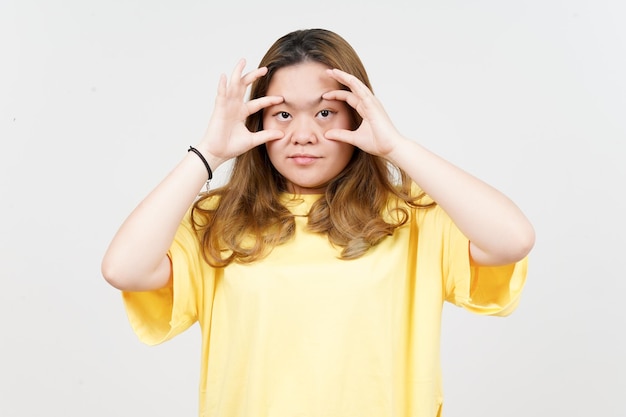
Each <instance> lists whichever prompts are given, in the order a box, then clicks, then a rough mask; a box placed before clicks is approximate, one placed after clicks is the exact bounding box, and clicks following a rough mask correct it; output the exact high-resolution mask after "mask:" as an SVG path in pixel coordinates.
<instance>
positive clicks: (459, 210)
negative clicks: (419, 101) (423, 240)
mask: <svg viewBox="0 0 626 417" xmlns="http://www.w3.org/2000/svg"><path fill="white" fill-rule="evenodd" d="M328 74H329V76H330V77H332V78H334V79H336V80H337V81H339V82H340V83H342V84H344V85H347V86H348V87H349V88H350V90H351V91H344V90H336V91H331V92H329V93H327V94H325V95H324V98H326V99H329V100H342V101H345V102H347V103H348V104H349V105H350V106H352V107H353V108H354V109H356V111H357V112H358V113H359V114H360V115H361V117H362V118H363V122H362V123H361V126H359V127H358V129H357V130H355V131H348V130H330V131H328V132H326V137H327V138H328V139H332V140H340V141H343V142H347V143H351V144H353V145H355V146H358V147H359V148H361V149H362V150H364V151H366V152H369V153H371V154H374V155H379V156H381V157H384V158H386V159H388V160H389V161H391V162H393V163H395V164H396V165H397V166H398V167H400V168H401V169H403V170H404V171H405V172H406V173H407V174H408V175H409V176H410V177H411V178H412V179H413V181H415V182H416V183H417V184H418V185H419V186H420V187H421V188H422V189H423V190H424V192H426V193H427V194H428V195H429V196H430V197H432V198H433V199H434V200H435V201H436V202H437V204H439V205H440V206H441V207H442V208H443V209H444V210H445V211H446V213H448V215H449V216H450V217H451V218H452V220H453V221H454V223H455V224H456V225H457V227H458V228H459V229H460V230H461V232H463V234H464V235H465V236H467V237H468V239H469V240H470V248H469V250H470V255H471V258H472V260H473V262H474V263H476V264H479V265H501V264H508V263H512V262H515V261H518V260H520V259H522V258H523V257H525V256H526V255H527V254H528V253H529V252H530V250H531V249H532V247H533V245H534V242H535V232H534V229H533V227H532V225H531V223H530V222H529V221H528V219H527V218H526V216H525V215H524V214H523V213H522V211H521V210H520V209H519V208H518V207H517V205H515V203H513V202H512V201H511V200H510V199H509V198H508V197H506V196H505V195H504V194H502V193H501V192H500V191H498V190H496V189H495V188H493V187H491V186H490V185H488V184H486V183H485V182H483V181H481V180H479V179H478V178H476V177H474V176H472V175H470V174H469V173H467V172H465V171H463V170H462V169H460V168H458V167H457V166H455V165H453V164H451V163H450V162H448V161H446V160H444V159H443V158H441V157H439V156H437V155H435V154H434V153H432V152H430V151H429V150H427V149H426V148H424V147H423V146H421V145H419V144H418V143H416V142H414V141H412V140H410V139H408V138H406V137H404V136H403V135H401V134H400V133H399V132H398V131H397V130H396V128H395V127H394V125H393V123H392V122H391V120H390V119H389V117H388V115H387V114H386V112H385V110H384V108H383V106H382V104H381V103H380V102H379V101H378V99H377V98H376V97H375V96H374V95H373V94H372V92H371V91H370V90H369V88H367V86H365V85H364V84H363V83H362V82H361V81H360V80H358V79H357V78H356V77H354V76H352V75H350V74H347V73H345V72H343V71H339V70H336V69H335V70H329V71H328Z"/></svg>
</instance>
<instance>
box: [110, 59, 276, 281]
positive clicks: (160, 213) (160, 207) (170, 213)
mask: <svg viewBox="0 0 626 417" xmlns="http://www.w3.org/2000/svg"><path fill="white" fill-rule="evenodd" d="M244 67H245V61H244V60H241V61H240V62H239V63H238V64H237V66H236V67H235V69H234V71H233V73H232V75H231V78H230V80H229V81H228V82H227V80H226V77H225V76H222V77H221V78H220V82H219V85H218V94H217V98H216V100H215V108H214V111H213V114H212V115H211V120H210V122H209V126H208V128H207V131H206V133H205V135H204V137H203V138H202V140H201V141H200V142H199V143H198V145H197V146H196V148H197V149H198V150H199V151H200V152H201V153H202V154H203V155H204V157H205V158H206V160H207V162H208V163H209V166H210V167H211V168H212V169H213V170H215V169H217V167H219V166H220V165H221V164H222V163H224V162H225V161H227V160H229V159H231V158H233V157H236V156H237V155H239V154H241V153H243V152H245V151H247V150H249V149H251V148H253V147H254V146H257V145H260V144H262V143H265V142H267V141H268V140H273V139H279V138H280V137H282V135H283V134H282V132H279V131H270V130H266V131H261V132H255V133H252V132H250V131H249V130H248V129H247V128H246V126H245V120H246V118H247V117H248V116H249V115H250V114H253V113H256V112H257V111H259V110H261V109H262V108H264V107H267V106H270V105H274V104H279V103H280V102H282V100H283V98H282V97H269V96H268V97H263V98H259V99H256V100H252V101H249V102H247V103H244V102H243V98H244V95H245V93H246V89H247V87H248V86H249V85H250V84H251V83H252V82H253V81H254V80H256V79H258V78H259V77H262V76H264V75H265V74H266V73H267V68H259V69H256V70H253V71H251V72H249V73H247V74H245V75H242V71H243V68H244ZM207 175H208V174H207V171H206V169H205V167H204V164H203V162H202V161H201V160H200V158H199V157H198V155H195V154H194V153H193V152H188V153H187V155H186V156H185V157H184V158H183V159H182V161H181V162H180V163H179V164H178V165H177V166H176V167H175V168H174V169H173V170H172V171H171V172H170V173H169V174H168V175H167V177H165V179H164V180H163V181H161V183H159V184H158V186H157V187H156V188H155V189H154V190H153V191H152V192H150V194H148V196H147V197H146V198H145V199H144V200H143V201H142V202H141V203H140V204H139V205H138V206H137V207H136V208H135V209H134V210H133V211H132V212H131V214H130V215H129V216H128V218H127V219H126V220H125V221H124V222H123V224H122V226H121V227H120V228H119V230H118V231H117V233H116V234H115V236H114V237H113V240H112V241H111V243H110V245H109V247H108V249H107V251H106V253H105V255H104V258H103V260H102V275H103V276H104V278H105V279H106V280H107V281H108V282H109V283H110V284H111V285H113V286H114V287H116V288H118V289H121V290H127V291H146V290H151V289H157V288H161V287H163V286H165V285H166V284H167V283H168V281H169V280H170V276H171V265H170V261H169V259H168V257H167V251H168V250H169V248H170V246H171V244H172V242H173V240H174V235H175V233H176V230H177V229H178V226H179V225H180V222H181V221H182V219H183V217H184V215H185V213H186V212H187V210H188V209H189V207H190V206H191V205H192V204H193V202H194V200H195V199H196V197H197V196H198V191H199V190H200V189H201V188H202V185H203V184H204V183H205V181H206V180H207Z"/></svg>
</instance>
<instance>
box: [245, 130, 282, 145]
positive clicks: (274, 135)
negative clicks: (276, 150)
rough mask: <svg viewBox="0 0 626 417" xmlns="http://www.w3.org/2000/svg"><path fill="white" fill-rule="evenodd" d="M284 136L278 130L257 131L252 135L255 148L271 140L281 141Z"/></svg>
mask: <svg viewBox="0 0 626 417" xmlns="http://www.w3.org/2000/svg"><path fill="white" fill-rule="evenodd" d="M283 136H285V134H284V133H283V132H281V131H280V130H275V129H270V130H259V131H258V132H255V133H253V134H252V137H253V142H254V145H255V146H258V145H262V144H264V143H267V142H270V141H272V140H278V139H282V138H283Z"/></svg>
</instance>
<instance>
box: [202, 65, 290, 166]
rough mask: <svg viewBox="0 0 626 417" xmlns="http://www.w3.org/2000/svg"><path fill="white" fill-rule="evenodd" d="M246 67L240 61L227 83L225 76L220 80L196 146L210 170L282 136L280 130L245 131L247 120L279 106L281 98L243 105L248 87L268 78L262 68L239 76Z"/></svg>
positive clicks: (265, 69)
mask: <svg viewBox="0 0 626 417" xmlns="http://www.w3.org/2000/svg"><path fill="white" fill-rule="evenodd" d="M245 65H246V61H245V60H244V59H241V60H240V61H239V62H238V63H237V65H236V67H235V69H234V70H233V72H232V74H231V76H230V80H227V79H226V75H224V74H222V76H221V77H220V81H219V85H218V89H217V97H216V99H215V107H214V109H213V114H212V115H211V119H210V121H209V126H208V127H207V130H206V133H205V134H204V137H203V138H202V140H201V141H200V142H199V143H198V145H197V146H196V147H197V148H198V150H200V152H202V154H203V155H204V156H205V157H206V158H207V160H208V162H209V165H210V166H211V167H212V168H213V169H215V168H217V166H218V165H220V164H222V163H223V162H226V161H227V160H229V159H232V158H234V157H236V156H238V155H240V154H242V153H244V152H246V151H248V150H250V149H252V148H254V147H255V146H258V145H261V144H263V143H265V142H268V141H270V140H275V139H280V138H282V137H283V132H281V131H279V130H261V131H259V132H250V130H248V128H247V127H246V125H245V122H246V118H247V117H248V116H250V115H251V114H254V113H256V112H258V111H259V110H261V109H263V108H265V107H268V106H271V105H275V104H280V103H282V102H283V97H280V96H266V97H261V98H257V99H254V100H250V101H248V102H244V96H245V94H246V91H247V89H248V87H249V86H250V84H252V83H253V82H254V81H255V80H257V79H259V78H260V77H263V76H264V75H265V74H267V67H262V68H258V69H255V70H253V71H250V72H248V73H246V74H243V75H242V72H243V69H244V67H245Z"/></svg>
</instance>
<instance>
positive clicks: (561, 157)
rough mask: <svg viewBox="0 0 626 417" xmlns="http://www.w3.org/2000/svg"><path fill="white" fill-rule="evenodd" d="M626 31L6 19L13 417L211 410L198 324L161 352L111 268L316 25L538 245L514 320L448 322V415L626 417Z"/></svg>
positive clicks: (201, 8) (550, 3)
mask: <svg viewBox="0 0 626 417" xmlns="http://www.w3.org/2000/svg"><path fill="white" fill-rule="evenodd" d="M625 17H626V6H624V3H623V2H620V1H619V0H615V1H613V2H610V1H605V0H595V1H593V2H592V1H581V0H573V1H564V0H563V1H557V0H531V1H497V0H482V1H463V0H448V1H446V0H442V1H417V2H409V1H407V2H405V3H403V2H400V1H389V0H388V1H376V2H373V1H370V2H368V1H359V2H354V4H353V3H349V2H345V3H343V2H339V1H332V2H325V1H311V2H302V3H296V2H288V1H274V0H269V1H247V2H246V1H239V2H238V1H229V2H228V4H217V3H216V2H214V1H211V0H203V1H196V0H193V1H192V0H187V1H177V2H174V1H163V0H125V1H121V0H117V1H116V0H111V1H95V0H92V1H85V0H75V1H72V0H59V1H54V2H53V1H44V0H0V60H1V61H0V141H1V146H0V199H1V200H0V209H1V217H0V260H1V262H0V317H1V320H2V328H1V330H0V416H3V417H26V416H29V417H30V416H40V415H52V416H71V417H74V416H90V417H100V416H102V417H104V416H106V417H110V416H120V417H122V416H151V417H160V416H195V415H197V410H198V406H197V401H198V398H197V384H198V376H199V369H198V368H199V355H200V349H199V348H200V346H199V337H198V332H199V330H198V328H197V327H192V328H191V329H190V330H189V331H188V332H186V333H185V334H183V335H181V336H179V337H178V338H176V339H174V340H172V341H170V342H168V343H166V344H163V345H161V346H157V347H148V346H145V345H143V344H141V343H140V342H139V341H138V340H137V339H136V337H135V336H134V334H133V333H132V332H131V329H130V326H129V324H128V322H127V319H126V316H125V312H124V311H123V307H122V303H121V298H120V295H119V293H118V292H117V291H116V290H115V289H113V288H112V287H110V286H108V285H107V284H106V283H105V282H104V280H103V279H102V277H101V275H100V261H101V258H102V255H103V253H104V251H105V249H106V246H107V245H108V243H109V241H110V239H111V237H112V235H113V233H114V232H115V231H116V229H117V227H118V226H119V224H120V223H121V222H122V220H123V219H124V218H125V216H126V215H127V214H128V213H129V212H130V210H131V209H132V208H133V207H134V206H135V205H136V204H137V203H138V202H139V201H140V200H141V198H142V197H143V196H144V195H145V194H146V193H147V192H148V191H149V190H150V189H151V188H152V187H153V186H154V185H156V183H157V182H158V181H159V180H160V178H162V177H163V176H164V175H165V174H166V173H167V172H168V171H169V170H170V169H171V168H172V167H173V166H174V165H175V164H176V163H177V162H178V161H179V160H180V159H181V158H182V157H183V156H184V155H185V153H186V150H187V147H188V146H189V145H190V144H195V143H196V142H197V140H198V138H199V137H200V135H201V134H202V133H203V132H204V128H205V126H206V123H207V121H208V118H209V115H210V113H211V107H212V103H213V98H214V93H215V87H216V85H217V80H218V78H219V74H220V73H222V72H226V73H230V71H231V69H232V67H233V66H234V65H235V63H236V61H237V60H238V59H239V58H241V57H244V58H247V59H248V63H249V64H248V69H252V68H253V67H255V66H256V65H257V64H258V62H259V60H260V58H261V56H262V55H263V53H264V52H265V50H266V49H267V48H268V47H269V46H270V45H271V43H273V42H274V40H275V39H277V38H278V37H279V36H281V35H283V34H285V33H287V32H289V31H291V30H294V29H300V28H310V27H324V28H328V29H331V30H335V31H336V32H338V33H339V34H341V35H342V36H344V37H345V38H346V39H347V40H348V41H349V42H350V43H351V44H352V45H353V46H354V47H355V49H356V50H357V52H358V53H359V54H360V56H361V58H362V60H363V61H364V63H365V66H366V68H367V69H368V71H369V74H370V78H371V81H372V83H373V85H374V89H375V92H376V94H377V95H378V96H379V97H380V99H381V100H382V101H383V103H384V104H385V105H386V108H387V110H388V112H389V113H390V115H391V116H392V118H393V120H394V121H395V123H396V125H397V127H398V128H399V129H400V130H401V131H402V132H404V133H405V134H406V135H408V136H410V137H412V138H415V140H418V141H420V142H421V143H423V144H424V145H425V146H427V147H429V148H430V149H431V150H433V151H435V152H437V153H439V154H440V155H442V156H444V157H445V158H447V159H449V160H451V161H452V162H454V163H456V164H457V165H459V166H461V167H463V168H465V169H466V170H468V171H470V172H472V173H474V174H476V175H477V176H479V177H481V178H482V179H484V180H486V181H487V182H489V183H491V184H493V185H495V186H496V187H498V188H499V189H501V190H502V191H504V192H505V193H506V194H508V195H509V196H510V197H512V198H513V199H514V200H515V201H516V202H517V203H518V204H519V206H520V207H521V208H522V209H523V210H524V211H525V212H526V213H527V215H528V216H529V217H530V219H531V220H532V222H533V223H534V225H535V227H536V231H537V244H536V247H535V249H534V251H533V252H532V255H531V262H530V270H529V275H528V283H527V287H526V289H525V293H524V296H523V299H522V302H521V304H520V307H519V309H518V310H517V311H516V312H515V313H514V314H513V315H512V316H510V317H508V318H504V319H502V318H492V317H478V316H474V315H471V314H470V313H467V312H465V311H463V310H460V309H458V308H456V307H453V306H449V305H448V306H446V308H445V309H444V331H443V334H442V344H443V346H442V361H443V367H444V368H443V369H444V388H445V394H446V404H445V406H444V414H445V416H446V417H452V416H463V417H472V416H481V417H484V416H493V417H496V416H498V417H501V416H520V417H521V416H524V417H526V416H581V417H583V416H585V417H587V416H616V417H617V416H624V415H626V406H625V405H624V401H623V395H624V392H625V388H626V382H625V380H624V372H625V371H626V369H625V359H624V354H625V353H626V343H625V342H624V330H625V328H626V327H625V324H626V323H625V320H624V316H625V314H624V308H623V300H624V292H625V289H626V285H625V281H626V274H625V266H624V265H625V259H626V250H625V249H626V245H625V244H624V240H623V235H624V232H625V227H624V226H625V222H624V220H623V216H624V213H625V210H626V207H625V205H626V203H625V202H624V186H625V179H626V170H625V167H624V166H625V163H624V157H625V156H626V155H625V151H624V142H625V140H624V139H625V138H626V127H625V120H624V119H625V116H626V77H625V76H624V75H625V74H626V30H625V29H624V18H625ZM216 174H217V176H218V180H219V178H222V179H223V178H224V175H226V174H227V169H222V168H220V170H218V172H217V173H216ZM155 227H159V225H155ZM337 417H339V416H337ZM341 417H344V416H341Z"/></svg>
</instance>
